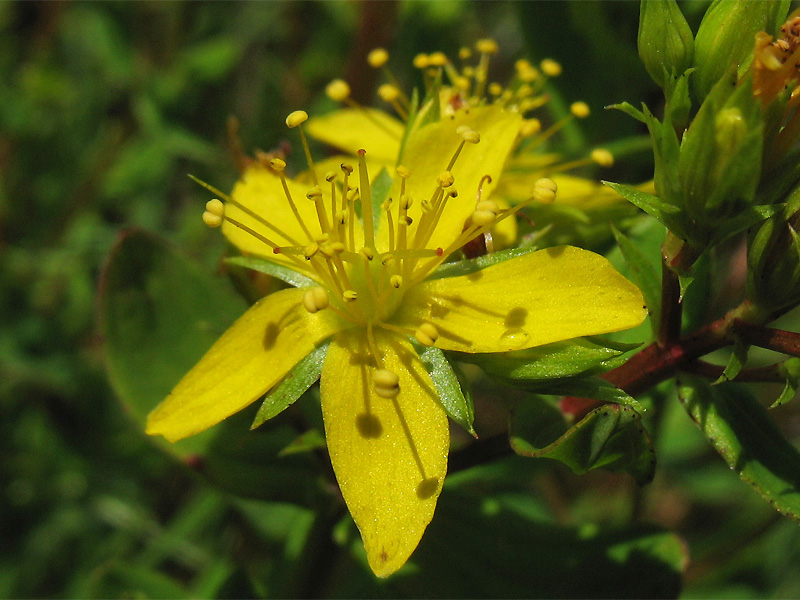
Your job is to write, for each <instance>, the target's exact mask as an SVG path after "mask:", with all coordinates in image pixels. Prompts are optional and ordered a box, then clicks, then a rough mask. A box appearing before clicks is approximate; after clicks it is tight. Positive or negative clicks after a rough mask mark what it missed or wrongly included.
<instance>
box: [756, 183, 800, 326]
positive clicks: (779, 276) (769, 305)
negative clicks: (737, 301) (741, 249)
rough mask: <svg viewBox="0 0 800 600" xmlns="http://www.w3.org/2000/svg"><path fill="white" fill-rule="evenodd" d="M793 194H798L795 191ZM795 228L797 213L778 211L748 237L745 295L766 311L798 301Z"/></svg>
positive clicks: (799, 245) (799, 259)
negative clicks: (787, 213)
mask: <svg viewBox="0 0 800 600" xmlns="http://www.w3.org/2000/svg"><path fill="white" fill-rule="evenodd" d="M793 195H794V196H795V197H797V190H795V193H794V194H793ZM792 204H794V205H796V204H798V203H797V202H796V201H795V202H790V206H791V205H792ZM795 208H796V207H795ZM791 210H793V209H792V208H790V209H788V210H787V212H789V211H791ZM798 228H800V212H795V213H794V214H792V215H791V216H789V217H788V218H787V217H786V213H781V214H778V215H775V216H773V217H771V218H769V219H767V220H766V221H764V222H763V223H762V224H761V226H760V227H759V228H758V229H757V230H756V232H755V234H754V235H752V236H751V238H750V240H749V245H748V251H747V265H748V269H747V297H748V298H749V299H750V300H751V301H752V302H753V303H754V304H755V305H756V307H757V308H758V309H760V310H761V311H763V312H764V313H766V314H769V313H773V312H777V311H781V310H783V309H785V308H789V307H792V306H795V305H797V304H798V303H800V236H799V235H798V233H797V230H798Z"/></svg>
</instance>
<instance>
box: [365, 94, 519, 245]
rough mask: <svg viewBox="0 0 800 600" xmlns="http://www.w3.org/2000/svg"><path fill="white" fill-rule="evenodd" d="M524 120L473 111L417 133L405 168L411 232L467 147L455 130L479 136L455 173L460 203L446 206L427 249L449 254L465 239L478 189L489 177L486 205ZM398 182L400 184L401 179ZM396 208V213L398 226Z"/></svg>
mask: <svg viewBox="0 0 800 600" xmlns="http://www.w3.org/2000/svg"><path fill="white" fill-rule="evenodd" d="M520 120H521V117H520V116H519V114H517V113H512V112H507V111H505V110H503V109H501V108H500V107H499V106H486V107H481V108H468V109H462V110H459V111H458V112H456V113H455V114H454V115H452V117H445V118H443V119H442V120H441V121H438V122H436V123H431V124H430V125H426V126H424V127H422V128H421V129H418V130H416V131H414V132H413V133H412V134H411V135H410V136H409V138H408V140H407V142H406V146H405V149H404V151H403V156H402V159H401V161H400V162H401V164H402V165H403V166H405V167H407V168H408V169H409V171H411V177H409V179H408V180H407V182H406V186H407V187H406V193H407V195H409V196H411V197H412V198H413V199H414V204H413V205H412V206H411V208H410V209H409V212H408V214H409V216H410V217H411V218H412V219H413V221H414V223H413V224H412V225H411V227H409V232H410V235H412V233H411V232H414V231H415V230H416V226H417V224H418V223H419V218H420V216H421V214H422V212H421V211H422V208H421V207H422V200H427V199H430V198H431V197H432V195H433V193H434V191H435V190H436V177H437V176H438V175H439V174H440V173H441V172H442V171H444V170H445V169H446V168H447V166H448V163H449V162H450V159H451V158H452V157H453V154H454V153H455V151H456V149H457V148H458V145H459V144H460V143H461V141H462V139H463V138H462V137H461V135H460V134H458V133H457V132H456V129H458V128H459V127H461V126H462V125H465V126H468V127H471V128H472V129H474V130H475V131H477V132H478V133H479V134H480V136H481V139H480V142H478V143H477V144H466V145H465V147H464V149H463V151H462V152H461V155H460V156H459V158H458V160H457V161H456V164H455V166H454V167H453V169H452V171H451V172H452V174H453V176H454V177H455V183H454V185H453V187H454V188H455V189H457V190H458V193H459V195H458V197H457V198H451V199H449V200H448V201H447V204H446V206H445V210H444V212H443V214H442V217H441V219H440V221H439V224H438V226H437V227H436V230H435V231H434V233H433V236H432V237H431V241H430V243H429V244H428V247H429V248H436V247H442V248H445V247H447V246H448V245H449V243H450V242H452V241H453V240H455V239H456V237H458V235H459V234H460V233H461V231H462V229H463V227H464V223H465V221H466V220H467V218H468V217H469V216H470V215H471V214H472V212H473V211H474V210H475V203H476V198H477V193H478V186H479V185H480V181H481V179H482V178H483V177H484V175H489V176H491V178H492V182H491V183H486V184H484V186H483V193H482V198H483V199H484V200H485V199H487V198H488V197H489V196H490V195H491V192H492V190H493V189H494V187H495V185H496V184H497V181H498V179H499V177H500V172H501V171H502V169H503V164H504V163H505V161H506V157H507V156H508V154H509V152H510V151H511V149H512V147H513V144H514V141H515V140H516V138H517V133H518V131H519V124H520ZM398 179H399V178H398ZM399 191H400V184H399V181H395V185H394V186H393V187H392V190H391V192H390V194H389V195H390V196H391V197H393V198H395V199H397V198H399ZM397 204H398V203H397V202H395V203H394V204H393V207H392V210H393V212H394V214H395V220H394V222H395V223H397V210H398V208H397ZM379 234H380V236H382V237H380V238H379V239H380V240H381V241H380V242H379V243H378V247H379V248H384V247H386V241H385V240H386V238H387V233H386V228H385V227H384V228H382V229H381V230H380V231H379Z"/></svg>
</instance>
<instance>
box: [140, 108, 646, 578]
mask: <svg viewBox="0 0 800 600" xmlns="http://www.w3.org/2000/svg"><path fill="white" fill-rule="evenodd" d="M306 116H307V115H305V113H302V112H301V111H298V112H296V113H292V115H290V117H289V119H287V123H288V124H289V125H290V126H299V125H300V123H302V122H303V121H304V120H305V118H306ZM467 120H468V122H469V124H470V126H469V127H464V122H465V121H467ZM518 128H519V116H518V115H516V114H512V113H508V112H506V111H503V110H502V109H500V108H499V107H491V106H490V107H479V108H476V109H474V111H473V112H472V113H471V114H469V115H466V114H463V113H462V114H455V115H454V116H453V118H452V119H445V120H441V121H438V122H435V123H431V124H428V125H426V126H424V127H421V128H419V129H417V130H416V131H415V132H414V133H413V134H412V135H411V136H410V137H409V138H408V139H407V141H406V148H405V153H404V157H405V159H404V166H399V167H398V168H397V170H396V173H397V176H396V177H394V180H393V182H392V183H391V188H390V190H389V192H388V194H387V195H386V198H387V199H386V200H385V201H383V199H382V198H377V197H374V196H377V195H378V190H377V189H375V187H374V186H373V185H372V184H371V183H370V178H369V175H368V172H367V163H366V156H365V152H363V151H362V152H360V153H359V158H358V165H357V168H354V167H353V166H351V165H349V164H342V165H341V167H340V169H339V170H338V172H330V173H326V174H325V175H323V174H322V173H317V166H316V165H315V164H314V163H313V162H312V161H311V157H310V154H309V155H308V158H309V163H310V164H309V167H310V170H309V173H308V175H307V177H306V178H304V180H303V181H308V182H307V183H303V182H301V181H297V180H293V179H290V178H288V177H286V175H285V172H284V170H285V167H286V165H285V163H284V162H283V161H282V160H280V159H273V160H272V161H271V163H270V164H269V166H267V165H264V164H258V163H253V164H251V165H250V167H249V168H248V169H247V171H246V172H245V173H244V175H243V177H242V179H241V180H240V181H239V182H238V183H237V184H236V186H235V188H234V190H233V193H232V195H231V197H230V198H226V202H225V203H224V204H223V203H222V202H221V201H220V200H212V201H210V202H209V203H208V204H207V206H206V213H205V214H204V220H205V221H206V223H207V224H208V225H211V226H217V225H222V230H223V233H224V234H225V235H226V236H227V238H228V239H229V240H230V241H231V242H232V243H233V244H234V245H236V246H237V247H238V248H239V249H240V250H241V251H242V252H244V253H250V254H255V255H259V256H262V257H264V258H266V259H268V260H270V261H274V262H276V263H279V264H281V265H284V266H286V267H289V268H291V269H294V270H296V271H297V272H299V273H301V274H303V275H305V276H306V277H307V278H308V281H310V282H311V283H309V284H308V285H303V286H301V287H298V288H295V289H287V290H283V291H279V292H277V293H274V294H271V295H269V296H267V297H265V298H263V299H262V300H260V301H259V302H257V303H256V304H255V305H254V306H253V307H252V308H250V309H249V310H248V311H247V312H246V313H245V314H244V315H243V316H242V317H241V318H240V319H239V320H238V321H237V322H236V323H235V324H234V325H233V326H232V327H231V328H230V329H229V330H228V331H227V332H226V333H225V334H224V335H223V336H222V337H221V338H220V339H219V341H217V342H216V344H215V345H214V346H213V347H212V348H211V349H210V350H209V351H208V353H207V354H206V355H205V356H204V357H203V358H202V359H201V360H200V362H199V363H198V364H197V366H195V367H194V368H193V369H192V370H191V371H190V372H189V373H188V374H187V375H186V376H185V377H184V378H183V379H182V380H181V381H180V382H179V383H178V385H177V386H176V387H175V389H174V390H173V391H172V393H171V394H170V395H169V396H168V397H167V398H166V399H165V400H164V401H163V402H162V403H161V404H160V405H159V406H158V407H157V408H156V409H155V410H154V411H153V412H152V413H151V414H150V416H149V419H148V423H147V432H148V433H149V434H153V435H155V434H160V435H163V436H165V437H166V438H168V439H169V440H178V439H181V438H183V437H186V436H189V435H193V434H195V433H198V432H200V431H203V430H204V429H206V428H208V427H211V426H212V425H214V424H216V423H218V422H219V421H221V420H223V419H225V418H226V417H228V416H230V415H231V414H233V413H235V412H237V411H239V410H241V409H243V408H244V407H246V406H247V405H249V404H250V403H252V402H254V401H255V400H257V399H258V398H259V397H261V396H262V395H264V394H265V393H266V392H267V391H268V390H269V389H270V388H272V387H273V386H275V385H276V384H277V383H278V382H280V381H281V380H282V378H283V377H284V376H286V375H287V373H289V371H290V370H291V369H292V368H293V367H294V366H295V365H296V364H297V363H298V362H299V361H300V360H302V359H303V358H304V357H305V356H306V355H307V354H309V353H310V352H312V351H313V350H315V349H316V348H318V347H320V346H321V345H322V344H323V343H324V342H326V341H328V340H330V345H329V348H328V351H327V356H326V357H325V361H324V366H323V368H322V373H321V387H320V395H321V401H322V412H323V417H324V423H325V434H326V439H327V445H328V450H329V453H330V457H331V462H332V464H333V468H334V471H335V474H336V478H337V480H338V483H339V486H340V488H341V491H342V495H343V497H344V500H345V502H346V504H347V507H348V509H349V510H350V513H351V515H352V516H353V519H354V520H355V522H356V524H357V526H358V528H359V530H360V531H361V536H362V539H363V542H364V546H365V548H366V553H367V558H368V560H369V564H370V566H371V567H372V569H373V571H374V572H375V574H376V575H378V576H381V577H384V576H387V575H389V574H391V573H393V572H394V571H396V570H397V569H398V568H400V567H401V566H402V565H403V564H404V563H405V562H406V560H407V559H408V557H409V556H410V555H411V553H412V552H413V551H414V549H415V548H416V546H417V544H418V542H419V540H420V538H421V536H422V534H423V531H424V530H425V528H426V527H427V525H428V523H429V522H430V520H431V518H432V516H433V512H434V508H435V505H436V501H437V498H438V496H439V494H440V492H441V490H442V484H443V481H444V477H445V472H446V470H447V455H448V449H449V433H448V419H447V416H446V414H445V411H444V409H443V408H442V406H441V404H440V402H439V399H438V395H437V392H436V388H435V386H434V383H433V382H432V380H431V377H430V376H429V374H428V372H427V371H426V369H425V366H424V365H423V363H422V361H421V360H420V358H419V356H418V354H417V351H416V349H415V348H418V347H420V346H422V347H425V346H435V347H437V348H440V349H443V350H454V351H460V352H504V351H508V350H513V349H522V348H529V347H532V346H537V345H541V344H547V343H550V342H555V341H559V340H565V339H569V338H574V337H578V336H584V335H594V334H600V333H604V332H610V331H617V330H621V329H626V328H629V327H633V326H635V325H638V324H639V323H640V322H641V321H642V320H643V319H644V316H645V310H644V308H643V300H642V295H641V293H640V292H639V290H638V289H637V288H636V287H635V286H634V285H633V284H631V283H630V282H629V281H627V280H626V279H625V278H623V277H622V276H621V275H620V274H619V273H617V272H616V271H615V270H614V269H613V268H612V267H611V265H610V264H609V263H608V262H607V261H606V260H605V259H604V258H602V257H600V256H598V255H596V254H593V253H591V252H587V251H584V250H580V249H578V248H573V247H558V248H550V249H546V250H540V251H537V252H528V253H524V252H520V253H519V255H518V256H515V257H514V258H510V259H508V260H505V261H503V262H498V263H497V264H494V265H493V266H490V267H488V268H485V269H483V270H480V271H477V272H474V273H471V274H468V275H461V276H454V277H449V278H447V277H441V276H437V269H438V268H439V267H440V266H441V265H442V263H443V262H444V261H445V260H446V259H447V258H448V257H449V256H450V255H452V254H453V253H454V252H456V251H457V250H458V249H459V248H460V247H461V246H463V244H464V243H466V242H468V241H470V240H471V239H473V238H475V237H476V236H478V235H481V234H482V233H483V232H485V231H487V230H488V228H490V227H491V226H492V225H493V224H494V223H495V222H496V221H497V220H498V219H502V218H504V217H506V216H509V215H510V214H511V211H502V210H501V209H500V208H499V207H498V206H497V205H496V204H495V203H493V202H492V201H491V200H488V199H487V198H488V197H489V194H490V192H491V191H492V188H493V185H494V184H493V183H492V181H493V179H492V178H496V177H497V176H498V175H499V173H500V171H501V169H502V167H503V164H504V163H505V160H506V157H507V155H508V153H509V152H510V151H511V149H512V147H513V144H514V141H515V139H516V136H517V131H518ZM300 129H301V131H302V126H301V127H300ZM476 129H479V130H480V134H478V133H477V131H476ZM346 134H347V132H344V133H343V135H346ZM306 149H307V147H306ZM315 182H316V183H315ZM456 189H458V192H456ZM554 195H555V186H554V185H553V183H552V182H551V181H549V180H542V181H540V182H539V184H538V185H537V187H536V191H535V194H534V196H535V200H534V198H532V199H531V201H541V200H547V199H548V198H549V199H552V197H553V196H554ZM439 275H441V273H440V274H439Z"/></svg>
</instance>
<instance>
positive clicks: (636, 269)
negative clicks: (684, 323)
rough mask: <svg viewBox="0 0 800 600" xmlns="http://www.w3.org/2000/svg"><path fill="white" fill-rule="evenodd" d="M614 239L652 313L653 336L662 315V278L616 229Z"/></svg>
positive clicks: (651, 264) (636, 248)
mask: <svg viewBox="0 0 800 600" xmlns="http://www.w3.org/2000/svg"><path fill="white" fill-rule="evenodd" d="M611 231H612V233H613V234H614V238H615V239H616V240H617V245H618V246H619V249H620V252H622V256H623V257H624V258H625V262H626V263H627V264H628V269H629V271H630V274H631V277H632V278H633V282H634V283H635V284H636V286H637V287H638V288H639V289H640V290H642V295H643V296H644V303H645V306H647V309H648V311H649V312H650V325H651V327H652V329H653V334H655V333H656V332H657V330H658V323H659V322H660V315H661V277H660V276H659V273H658V272H657V271H656V269H655V268H653V263H652V262H651V261H650V260H649V259H648V258H647V257H646V256H645V255H644V254H643V253H642V251H641V250H640V249H639V247H638V246H636V245H635V244H634V243H633V242H632V241H631V240H630V239H629V238H628V237H627V236H626V235H625V234H623V233H622V232H621V231H619V230H618V229H617V228H616V227H613V226H612V228H611Z"/></svg>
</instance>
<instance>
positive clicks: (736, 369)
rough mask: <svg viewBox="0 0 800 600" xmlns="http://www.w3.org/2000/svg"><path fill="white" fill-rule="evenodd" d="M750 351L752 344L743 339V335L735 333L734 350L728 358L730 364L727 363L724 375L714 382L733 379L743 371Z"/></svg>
mask: <svg viewBox="0 0 800 600" xmlns="http://www.w3.org/2000/svg"><path fill="white" fill-rule="evenodd" d="M749 351H750V344H747V343H745V342H744V341H742V338H741V336H738V335H735V336H734V339H733V351H732V352H731V356H730V358H729V359H728V364H727V365H725V370H724V371H722V375H720V376H719V378H718V379H717V380H716V381H715V382H714V383H713V384H712V385H717V384H720V383H724V382H726V381H733V380H734V379H736V377H737V376H738V375H739V373H741V372H742V369H743V368H744V365H745V363H746V362H747V353H748V352H749Z"/></svg>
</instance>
